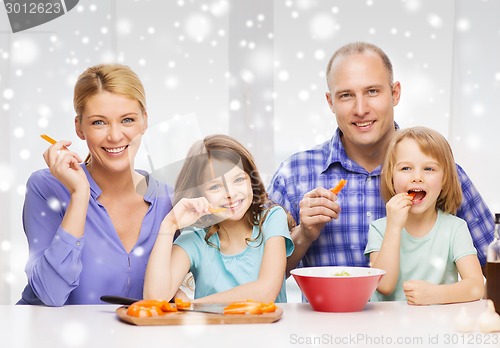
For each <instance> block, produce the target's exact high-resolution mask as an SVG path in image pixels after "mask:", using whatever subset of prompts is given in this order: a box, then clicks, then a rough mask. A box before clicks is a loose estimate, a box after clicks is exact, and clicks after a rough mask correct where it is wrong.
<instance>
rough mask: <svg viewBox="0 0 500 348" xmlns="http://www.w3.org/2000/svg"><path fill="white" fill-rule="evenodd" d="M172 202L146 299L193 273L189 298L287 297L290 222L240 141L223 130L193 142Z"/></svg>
mask: <svg viewBox="0 0 500 348" xmlns="http://www.w3.org/2000/svg"><path fill="white" fill-rule="evenodd" d="M174 204H175V206H174V208H173V210H172V211H171V212H170V213H169V214H168V215H167V216H166V217H165V219H164V220H163V222H162V225H161V228H160V232H159V234H158V238H157V240H156V243H155V246H154V248H153V251H152V253H151V256H150V259H149V262H148V266H147V271H146V279H145V286H144V298H163V299H171V298H172V297H173V296H174V295H175V294H176V292H177V290H178V289H179V287H180V285H181V284H182V282H183V280H184V279H185V277H186V275H187V274H188V273H189V272H191V273H192V274H193V277H194V281H195V293H194V298H195V300H194V302H231V301H239V300H247V299H253V300H255V301H261V302H271V301H275V302H286V292H285V269H286V258H287V256H289V255H290V254H291V253H292V251H293V242H292V240H291V238H290V232H289V230H290V226H291V225H292V224H293V221H292V220H291V218H289V217H288V215H287V213H285V211H284V210H283V208H281V207H279V206H276V205H272V204H270V202H269V201H268V199H267V193H266V191H265V188H264V185H263V182H262V180H261V177H260V174H259V172H258V170H257V168H256V165H255V162H254V160H253V157H252V155H251V154H250V153H249V151H248V150H247V149H245V147H244V146H243V145H241V144H240V143H239V142H237V141H236V140H235V139H233V138H231V137H229V136H225V135H212V136H208V137H206V138H205V139H204V140H202V141H200V142H197V143H195V144H194V145H193V146H192V147H191V149H190V150H189V152H188V155H187V159H186V161H185V163H184V165H183V167H182V169H181V171H180V173H179V176H178V179H177V182H176V185H175V197H174ZM289 223H290V226H289ZM178 230H181V234H180V236H179V237H178V238H176V239H175V242H174V236H175V234H176V232H177V231H178Z"/></svg>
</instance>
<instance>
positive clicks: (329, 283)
mask: <svg viewBox="0 0 500 348" xmlns="http://www.w3.org/2000/svg"><path fill="white" fill-rule="evenodd" d="M346 272H347V274H346V275H339V274H345V273H346ZM290 273H291V274H292V275H293V277H294V278H295V281H296V282H297V284H298V285H299V288H300V290H301V291H302V293H303V294H304V296H305V297H306V298H307V300H308V301H309V303H310V304H311V307H312V308H313V309H314V310H315V311H319V312H359V311H362V310H363V309H364V308H365V306H366V304H367V303H368V300H369V299H370V297H371V296H372V294H373V293H374V292H375V289H376V288H377V285H378V282H379V281H380V278H382V276H383V275H384V274H385V271H384V270H381V269H377V268H369V267H347V266H332V267H304V268H297V269H294V270H292V271H291V272H290ZM336 274H337V275H336Z"/></svg>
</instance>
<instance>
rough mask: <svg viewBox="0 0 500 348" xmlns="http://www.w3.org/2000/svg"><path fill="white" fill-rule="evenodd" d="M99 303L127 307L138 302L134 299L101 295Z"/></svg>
mask: <svg viewBox="0 0 500 348" xmlns="http://www.w3.org/2000/svg"><path fill="white" fill-rule="evenodd" d="M101 301H103V302H107V303H111V304H119V305H126V306H129V305H131V304H132V303H134V302H137V301H139V300H137V299H134V298H129V297H121V296H114V295H103V296H101Z"/></svg>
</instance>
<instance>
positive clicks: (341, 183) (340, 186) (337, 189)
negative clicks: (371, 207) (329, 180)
mask: <svg viewBox="0 0 500 348" xmlns="http://www.w3.org/2000/svg"><path fill="white" fill-rule="evenodd" d="M345 184H347V180H344V179H340V181H339V182H338V184H337V186H335V187H334V188H331V189H330V191H332V192H333V193H335V194H336V195H338V194H339V192H340V191H341V190H342V189H343V188H344V186H345Z"/></svg>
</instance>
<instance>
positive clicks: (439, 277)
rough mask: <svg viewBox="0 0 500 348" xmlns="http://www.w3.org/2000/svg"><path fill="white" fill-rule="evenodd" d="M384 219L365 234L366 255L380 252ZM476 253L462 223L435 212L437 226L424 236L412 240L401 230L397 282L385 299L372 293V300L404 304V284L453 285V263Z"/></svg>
mask: <svg viewBox="0 0 500 348" xmlns="http://www.w3.org/2000/svg"><path fill="white" fill-rule="evenodd" d="M386 225H387V218H382V219H378V220H375V221H374V222H372V223H371V225H370V229H369V231H368V243H367V245H366V249H365V255H369V254H370V253H372V252H374V251H380V247H381V246H382V240H383V238H384V234H385V229H386ZM470 254H477V253H476V249H475V248H474V245H473V243H472V237H471V235H470V232H469V228H468V227H467V222H465V221H464V220H462V219H460V218H458V217H456V216H454V215H451V214H448V213H444V212H442V211H441V210H438V216H437V219H436V223H435V224H434V226H433V227H432V229H431V230H430V231H429V233H427V235H425V236H423V237H419V238H416V237H412V236H411V235H410V234H409V233H408V232H407V231H406V230H405V229H404V228H403V230H402V231H401V244H400V266H399V277H398V283H397V285H396V288H395V290H394V292H393V293H392V294H390V295H388V296H384V295H382V294H380V293H379V292H378V291H375V293H374V294H373V296H372V298H371V301H406V296H405V294H404V291H403V282H405V281H407V280H425V281H428V282H430V283H433V284H452V283H456V282H457V281H458V270H457V266H456V262H457V261H458V260H459V259H460V258H461V257H463V256H466V255H470Z"/></svg>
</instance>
